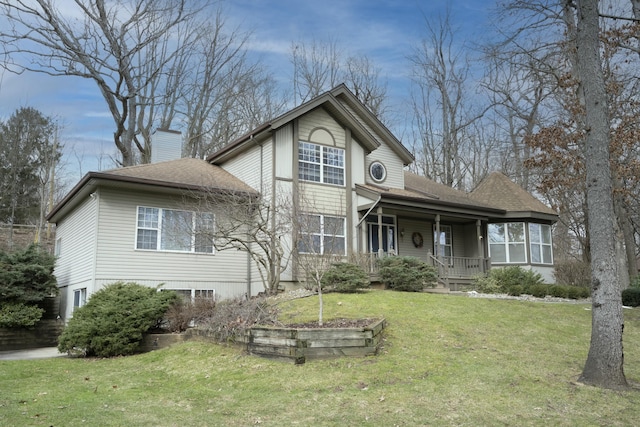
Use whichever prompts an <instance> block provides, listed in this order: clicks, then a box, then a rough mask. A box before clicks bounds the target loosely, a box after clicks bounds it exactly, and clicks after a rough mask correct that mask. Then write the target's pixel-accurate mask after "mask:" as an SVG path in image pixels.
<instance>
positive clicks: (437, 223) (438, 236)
mask: <svg viewBox="0 0 640 427" xmlns="http://www.w3.org/2000/svg"><path fill="white" fill-rule="evenodd" d="M434 245H435V248H434V249H435V252H436V254H435V255H436V259H440V252H441V251H440V215H436V235H435V239H434Z"/></svg>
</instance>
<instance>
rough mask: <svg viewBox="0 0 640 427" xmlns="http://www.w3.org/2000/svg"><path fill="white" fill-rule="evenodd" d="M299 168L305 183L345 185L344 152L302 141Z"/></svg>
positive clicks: (299, 151) (299, 173)
mask: <svg viewBox="0 0 640 427" xmlns="http://www.w3.org/2000/svg"><path fill="white" fill-rule="evenodd" d="M298 168H299V172H298V178H299V179H301V180H303V181H311V182H320V183H323V184H334V185H344V176H345V173H344V150H343V149H341V148H335V147H326V146H323V145H318V144H313V143H311V142H304V141H300V142H299V145H298Z"/></svg>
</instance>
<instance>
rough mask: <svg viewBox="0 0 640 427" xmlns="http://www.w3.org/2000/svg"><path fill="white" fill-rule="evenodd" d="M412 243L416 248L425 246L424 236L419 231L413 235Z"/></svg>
mask: <svg viewBox="0 0 640 427" xmlns="http://www.w3.org/2000/svg"><path fill="white" fill-rule="evenodd" d="M411 241H412V242H413V246H415V247H416V248H421V247H422V245H424V239H423V238H422V234H420V233H418V232H417V231H416V232H415V233H413V234H412V235H411Z"/></svg>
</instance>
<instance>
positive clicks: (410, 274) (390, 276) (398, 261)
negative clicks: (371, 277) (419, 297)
mask: <svg viewBox="0 0 640 427" xmlns="http://www.w3.org/2000/svg"><path fill="white" fill-rule="evenodd" d="M378 263H379V264H378V266H379V274H380V281H381V282H382V283H383V284H384V285H385V286H386V287H387V288H389V289H393V290H395V291H407V292H420V291H422V290H423V289H424V288H425V287H432V288H433V287H435V286H436V281H437V280H438V273H437V271H436V269H435V268H434V267H432V266H430V265H429V264H427V263H426V262H424V261H422V260H420V259H418V258H415V257H401V256H388V257H384V258H382V259H380V260H379V261H378Z"/></svg>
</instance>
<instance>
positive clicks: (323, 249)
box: [298, 214, 346, 255]
mask: <svg viewBox="0 0 640 427" xmlns="http://www.w3.org/2000/svg"><path fill="white" fill-rule="evenodd" d="M345 230H346V226H345V218H344V217H339V216H329V215H320V214H304V215H300V236H299V239H298V252H300V253H308V254H316V255H323V254H335V255H345V254H346V233H345Z"/></svg>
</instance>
